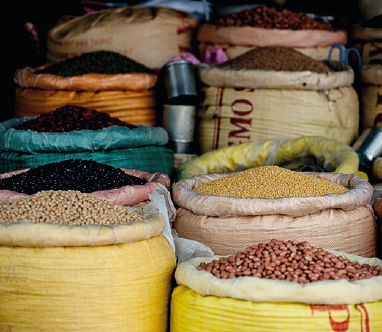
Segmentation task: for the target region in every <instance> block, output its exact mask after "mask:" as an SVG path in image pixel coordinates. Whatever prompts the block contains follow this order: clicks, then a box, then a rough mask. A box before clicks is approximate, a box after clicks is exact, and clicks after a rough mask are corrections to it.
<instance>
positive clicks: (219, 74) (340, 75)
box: [197, 61, 354, 91]
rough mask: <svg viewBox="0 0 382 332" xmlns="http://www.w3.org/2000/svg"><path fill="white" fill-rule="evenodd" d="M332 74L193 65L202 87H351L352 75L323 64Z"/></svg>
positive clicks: (337, 66)
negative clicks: (203, 85) (331, 70)
mask: <svg viewBox="0 0 382 332" xmlns="http://www.w3.org/2000/svg"><path fill="white" fill-rule="evenodd" d="M323 63H324V64H326V65H327V66H328V67H330V68H331V69H333V70H334V71H333V72H311V71H308V70H306V71H275V70H267V69H238V68H230V67H217V66H214V65H208V64H205V63H202V64H199V65H197V69H198V73H199V77H200V80H201V82H202V83H204V84H205V85H213V86H219V87H225V88H247V89H267V88H272V89H293V90H296V89H299V90H317V91H320V90H321V91H322V90H329V89H334V88H338V87H342V86H351V85H352V84H353V82H354V72H353V70H352V68H351V67H350V66H347V65H344V64H342V63H340V62H338V61H323Z"/></svg>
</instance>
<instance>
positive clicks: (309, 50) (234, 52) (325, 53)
mask: <svg viewBox="0 0 382 332" xmlns="http://www.w3.org/2000/svg"><path fill="white" fill-rule="evenodd" d="M198 47H199V52H200V55H201V58H202V60H203V61H205V59H206V53H207V52H208V50H210V49H212V48H215V47H219V48H221V49H223V51H224V52H225V54H226V55H227V57H228V60H231V59H233V58H236V57H238V56H239V55H242V54H244V53H246V52H248V51H250V50H252V49H254V48H256V47H258V46H246V45H230V44H217V43H205V42H200V43H199V46H198ZM331 48H332V46H323V47H293V49H295V50H296V51H298V52H300V53H302V54H305V55H307V56H309V57H311V58H313V59H316V60H327V59H329V52H330V50H331ZM330 59H331V60H336V61H339V60H340V51H339V49H338V48H335V49H334V50H333V51H332V55H331V58H330Z"/></svg>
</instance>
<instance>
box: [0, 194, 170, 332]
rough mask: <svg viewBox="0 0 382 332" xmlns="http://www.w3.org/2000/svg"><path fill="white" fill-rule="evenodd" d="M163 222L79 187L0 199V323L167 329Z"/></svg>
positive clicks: (167, 261) (167, 247)
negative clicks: (83, 191) (2, 200)
mask: <svg viewBox="0 0 382 332" xmlns="http://www.w3.org/2000/svg"><path fill="white" fill-rule="evenodd" d="M166 227H168V226H167V222H166V220H165V218H164V217H163V216H162V214H159V213H154V214H152V213H147V212H143V211H140V210H138V209H133V208H130V207H123V206H119V205H115V204H113V203H110V202H106V201H104V200H103V199H99V198H96V197H93V196H92V195H90V194H85V193H81V192H79V191H60V190H58V191H54V190H49V191H41V192H38V193H36V194H35V195H33V196H30V197H22V198H19V199H17V200H15V201H12V202H10V203H6V204H2V205H1V206H0V276H1V277H0V287H1V290H2V291H1V294H0V326H1V327H3V326H5V327H11V328H12V329H17V330H25V331H34V330H39V329H44V330H54V329H55V327H56V326H60V329H63V330H67V331H75V330H78V331H80V330H81V331H102V330H104V329H105V328H106V329H111V330H113V331H116V332H119V331H121V332H122V331H126V326H128V327H129V331H137V332H138V331H152V332H154V331H155V332H159V331H161V332H165V331H167V328H168V323H167V320H168V307H169V297H170V291H171V280H172V276H173V271H174V269H175V266H176V259H175V254H174V249H173V247H171V246H170V244H169V243H170V242H171V241H170V242H168V241H167V238H165V237H164V235H163V232H164V230H165V228H166ZM148 234H149V235H148ZM20 294H22V296H20ZM36 294H39V295H38V296H37V297H36ZM79 314H80V316H81V319H79V317H80V316H79Z"/></svg>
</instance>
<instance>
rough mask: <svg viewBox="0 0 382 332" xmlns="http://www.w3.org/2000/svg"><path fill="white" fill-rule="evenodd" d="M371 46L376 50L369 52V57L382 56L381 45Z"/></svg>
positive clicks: (372, 44)
mask: <svg viewBox="0 0 382 332" xmlns="http://www.w3.org/2000/svg"><path fill="white" fill-rule="evenodd" d="M370 45H371V46H373V47H374V49H373V50H370V51H369V57H371V58H372V57H375V56H378V55H380V54H382V47H380V46H379V45H377V44H376V43H374V42H371V43H370Z"/></svg>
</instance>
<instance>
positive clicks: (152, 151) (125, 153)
mask: <svg viewBox="0 0 382 332" xmlns="http://www.w3.org/2000/svg"><path fill="white" fill-rule="evenodd" d="M68 159H86V160H89V159H93V160H95V161H97V162H99V163H103V164H107V165H110V166H113V167H115V168H127V169H136V170H139V171H144V172H149V173H155V172H159V173H164V174H167V175H168V176H169V177H171V175H172V173H173V170H174V152H173V151H172V150H171V149H169V148H166V147H163V146H142V147H135V148H126V149H116V150H107V151H96V152H70V153H69V152H66V153H52V152H51V153H38V154H27V153H19V152H7V151H0V174H3V173H7V172H13V171H17V170H21V169H26V168H32V167H37V166H39V165H45V164H49V163H54V162H60V161H63V160H68Z"/></svg>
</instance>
